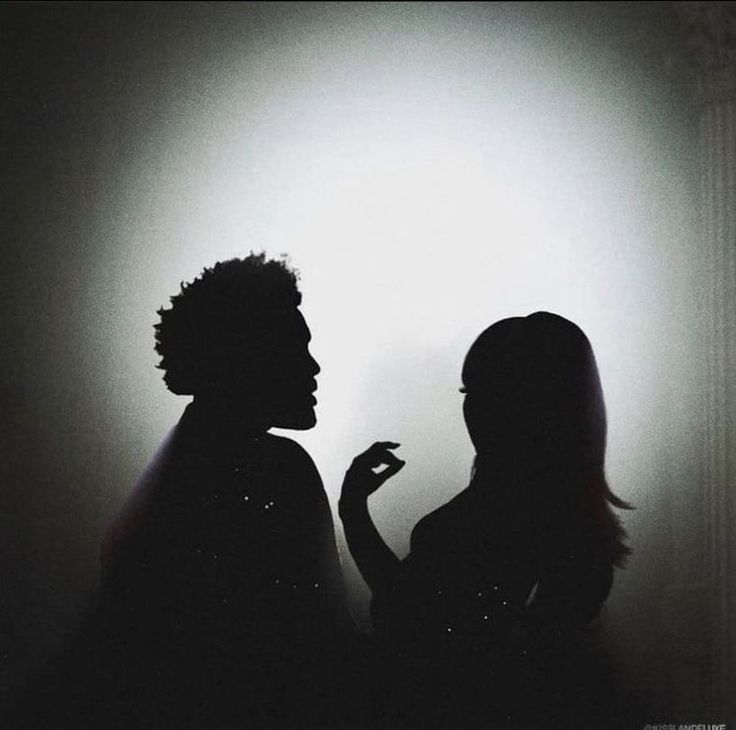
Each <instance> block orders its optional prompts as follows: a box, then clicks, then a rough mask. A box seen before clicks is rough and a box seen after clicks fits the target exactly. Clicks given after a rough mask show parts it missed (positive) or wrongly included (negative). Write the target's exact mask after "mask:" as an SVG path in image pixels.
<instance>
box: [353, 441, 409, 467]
mask: <svg viewBox="0 0 736 730" xmlns="http://www.w3.org/2000/svg"><path fill="white" fill-rule="evenodd" d="M399 446H401V444H398V443H396V442H395V441H376V443H374V444H373V445H372V446H371V447H370V448H369V449H367V450H366V451H364V452H363V453H362V454H359V455H358V456H356V457H355V459H353V464H352V465H353V466H357V467H362V468H367V469H375V468H376V467H378V466H381V465H382V464H386V465H388V464H391V463H393V462H392V460H396V456H394V454H392V453H391V451H389V449H396V448H398V447H399Z"/></svg>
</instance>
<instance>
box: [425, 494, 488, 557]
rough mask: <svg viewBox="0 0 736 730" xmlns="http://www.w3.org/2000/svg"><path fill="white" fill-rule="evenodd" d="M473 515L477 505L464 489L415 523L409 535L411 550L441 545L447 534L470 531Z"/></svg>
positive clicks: (475, 512)
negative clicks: (435, 543) (434, 544)
mask: <svg viewBox="0 0 736 730" xmlns="http://www.w3.org/2000/svg"><path fill="white" fill-rule="evenodd" d="M474 514H477V505H475V504H474V499H473V495H472V494H471V493H470V491H469V490H468V489H464V490H463V491H462V492H460V493H459V494H457V495H455V496H454V497H453V498H452V499H451V500H450V501H449V502H445V504H443V505H442V506H440V507H438V508H437V509H436V510H434V511H433V512H430V513H429V514H428V515H426V516H424V517H422V519H421V520H419V522H417V524H416V525H415V527H414V529H413V530H412V533H411V549H412V550H414V549H415V548H419V549H422V548H424V547H427V546H428V545H430V544H432V543H433V542H434V541H438V542H440V543H442V542H444V541H445V540H446V539H447V536H448V533H450V534H455V535H456V534H457V533H458V531H462V532H465V531H467V530H469V529H471V528H472V524H473V519H472V518H473V515H474Z"/></svg>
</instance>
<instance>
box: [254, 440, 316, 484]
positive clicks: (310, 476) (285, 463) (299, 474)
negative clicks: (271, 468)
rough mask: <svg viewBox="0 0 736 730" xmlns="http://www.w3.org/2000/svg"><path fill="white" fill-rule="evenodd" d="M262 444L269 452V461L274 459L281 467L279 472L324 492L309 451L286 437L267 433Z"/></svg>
mask: <svg viewBox="0 0 736 730" xmlns="http://www.w3.org/2000/svg"><path fill="white" fill-rule="evenodd" d="M261 444H262V446H263V448H264V449H265V450H266V451H267V452H268V454H269V459H273V460H274V461H275V462H276V463H277V464H278V465H279V471H282V472H284V473H286V474H287V475H289V477H290V478H294V479H297V480H298V481H300V482H302V483H304V482H307V483H308V484H311V485H313V486H314V488H315V489H317V490H319V491H323V487H322V478H321V477H320V474H319V470H318V469H317V466H316V465H315V463H314V461H313V460H312V457H311V456H310V455H309V453H308V452H307V450H306V449H305V448H304V447H303V446H301V445H300V444H298V443H297V442H296V441H292V440H291V439H290V438H286V437H284V436H275V435H274V434H271V433H267V434H266V435H265V436H264V437H263V439H262V441H261Z"/></svg>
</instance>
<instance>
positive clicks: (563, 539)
mask: <svg viewBox="0 0 736 730" xmlns="http://www.w3.org/2000/svg"><path fill="white" fill-rule="evenodd" d="M520 490H521V491H520ZM530 498H531V497H529V496H527V495H525V494H524V492H523V487H516V488H515V489H514V490H509V489H506V490H496V491H495V492H494V491H492V490H489V489H487V488H484V487H481V486H479V485H477V484H471V486H470V487H468V488H467V489H466V490H465V491H463V492H461V493H460V494H459V495H458V496H457V497H455V498H454V499H453V500H451V501H450V502H448V503H447V504H445V505H443V506H442V507H440V508H439V509H438V510H436V511H435V512H433V513H431V514H430V515H427V516H426V517H424V518H423V519H422V520H420V522H419V523H418V524H417V525H416V527H415V528H414V530H413V532H412V536H411V550H410V553H409V555H408V556H407V557H406V558H405V559H404V560H403V561H402V562H401V564H400V567H399V570H398V572H397V575H396V577H395V579H394V580H393V581H392V583H391V584H390V585H388V586H387V587H386V588H385V589H384V591H382V592H381V593H378V594H376V595H374V597H373V602H372V616H373V623H374V629H375V633H376V638H377V643H378V647H379V652H380V653H381V654H382V657H383V664H382V667H383V669H382V670H381V671H379V672H377V674H379V675H382V676H384V677H385V678H387V680H388V681H387V682H386V683H385V684H386V686H387V690H386V693H385V694H386V697H387V700H386V707H387V709H386V712H387V716H390V718H391V719H390V720H389V721H387V723H386V725H387V726H388V725H392V726H396V727H438V728H439V727H453V726H458V727H459V726H464V727H486V728H487V727H514V728H516V727H519V728H527V727H530V728H531V727H541V726H544V727H572V725H570V724H569V718H570V716H571V715H575V714H576V713H579V712H580V711H581V709H582V708H581V705H580V702H578V701H577V700H571V696H572V695H575V696H577V695H578V693H579V692H580V689H581V686H580V681H581V676H580V675H581V673H582V674H583V675H587V678H586V680H585V681H586V682H589V683H591V686H590V687H589V688H588V689H587V690H585V691H584V692H583V694H585V695H586V697H587V698H590V699H592V698H593V696H594V695H595V696H598V694H599V693H600V692H601V691H602V690H603V688H602V687H601V684H603V685H605V682H606V680H605V677H604V676H603V674H605V672H603V674H601V671H602V670H600V668H599V666H598V664H599V663H597V660H591V659H590V658H589V657H590V656H591V655H592V654H593V653H594V652H591V650H590V647H591V644H592V643H593V642H592V641H591V639H590V638H589V637H591V636H592V634H591V631H590V630H591V627H592V626H593V625H594V623H595V619H596V616H597V615H598V613H599V611H600V608H601V606H602V604H603V602H604V601H605V599H606V597H607V596H608V593H609V591H610V589H611V585H612V579H613V575H612V573H613V571H612V568H611V566H610V565H609V564H608V563H607V562H606V561H605V560H603V559H602V558H599V557H597V556H596V551H595V550H594V549H592V548H591V543H590V540H589V536H588V535H586V533H585V530H581V529H579V527H577V526H576V525H575V523H574V521H571V522H570V523H569V524H568V525H567V526H565V524H560V525H559V526H558V528H559V533H560V534H558V537H559V539H558V541H557V546H558V550H556V551H555V552H554V553H552V552H549V551H548V552H547V553H545V551H544V550H543V549H542V545H543V538H542V531H541V529H540V523H539V520H538V517H535V516H534V515H535V514H538V513H537V512H536V511H535V510H533V509H530V508H529V507H530V502H529V499H530ZM563 546H564V550H560V549H559V548H560V547H563ZM594 664H596V667H595V668H594V666H593V665H594ZM572 687H574V690H573V691H571V692H568V688H572ZM586 706H587V699H586ZM583 711H585V710H584V709H583ZM489 723H490V724H489ZM540 723H541V724H540ZM566 723H568V724H567V725H566Z"/></svg>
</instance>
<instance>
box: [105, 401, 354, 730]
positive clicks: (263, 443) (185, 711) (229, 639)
mask: <svg viewBox="0 0 736 730" xmlns="http://www.w3.org/2000/svg"><path fill="white" fill-rule="evenodd" d="M103 601H104V604H106V606H107V607H108V610H109V613H110V615H111V616H112V617H113V618H112V624H113V627H114V628H113V630H112V632H111V635H112V636H115V637H116V638H115V640H114V643H116V644H117V645H118V649H119V652H118V661H119V662H120V663H121V665H123V666H122V667H121V671H120V672H119V674H120V675H121V676H122V677H123V679H122V683H123V685H124V691H123V694H125V693H131V694H132V695H134V696H135V697H136V698H137V699H136V702H137V704H139V705H140V706H141V707H143V711H142V712H143V714H146V713H147V714H148V715H149V716H152V717H153V718H154V719H153V720H151V725H152V726H155V724H156V722H161V716H160V712H159V709H160V708H161V707H163V706H166V705H167V706H168V708H169V709H168V710H165V711H164V717H166V718H167V719H169V718H170V717H171V715H172V713H173V714H174V715H177V714H178V715H179V716H180V717H179V718H178V720H177V721H181V719H182V718H184V720H186V721H188V722H189V724H191V725H194V726H200V725H201V726H202V727H206V726H215V725H213V724H211V723H214V722H215V721H224V720H227V719H238V718H241V719H242V718H247V719H248V721H249V723H250V726H252V727H259V726H264V727H275V726H281V725H283V726H286V725H289V724H291V723H290V720H289V717H290V716H292V715H299V716H301V717H302V718H303V717H304V716H305V713H309V712H312V711H313V710H314V707H315V706H316V705H315V697H316V698H319V697H320V695H321V694H324V693H325V692H328V693H329V690H328V689H326V688H329V687H331V686H333V685H334V684H335V680H334V676H333V675H334V674H335V673H339V671H340V670H339V665H340V662H341V661H342V659H343V658H344V657H345V656H346V654H347V653H348V651H349V648H348V647H349V642H350V633H351V628H352V624H351V622H350V619H349V616H348V614H347V612H346V609H345V604H344V602H343V591H342V577H341V570H340V565H339V559H338V555H337V548H336V544H335V537H334V529H333V522H332V515H331V511H330V507H329V504H328V501H327V497H326V495H325V493H324V489H323V487H322V483H321V480H320V477H319V474H318V472H317V470H316V468H315V466H314V464H313V463H312V461H311V459H310V458H309V456H308V455H307V453H306V452H305V451H304V450H303V449H302V448H301V447H300V446H298V445H297V444H296V443H294V442H292V441H290V440H288V439H284V438H279V437H276V436H273V435H270V434H267V433H252V434H245V435H244V436H243V438H242V439H239V440H238V444H237V448H235V449H233V448H231V447H230V446H227V445H225V444H221V443H218V442H217V440H215V439H212V438H211V434H208V433H207V431H206V428H205V424H203V423H201V422H200V421H199V420H198V418H197V415H196V412H193V411H192V407H191V406H190V408H189V409H187V412H186V413H185V414H184V416H183V418H182V420H181V421H180V423H179V425H178V426H177V428H176V429H175V431H174V433H173V436H172V438H171V439H170V441H169V443H168V444H167V445H166V446H165V448H164V449H163V453H162V454H160V455H159V456H158V458H157V459H156V462H155V464H154V467H153V469H152V470H151V472H149V475H148V477H147V478H145V479H144V483H143V484H142V485H141V486H140V487H139V489H138V490H137V493H136V494H134V496H133V498H132V499H131V504H130V505H129V508H128V510H127V512H126V513H125V514H124V515H123V516H122V517H121V519H120V520H119V521H118V522H117V523H116V524H115V525H114V526H113V528H112V529H111V531H110V532H109V534H108V537H107V540H106V543H105V546H104V549H103ZM152 706H155V707H156V708H159V709H157V710H155V711H154V712H153V713H152V712H151V707H152ZM167 713H168V714H167ZM193 718H199V719H198V721H196V722H195V721H194V719H193ZM185 724H186V723H185Z"/></svg>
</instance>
